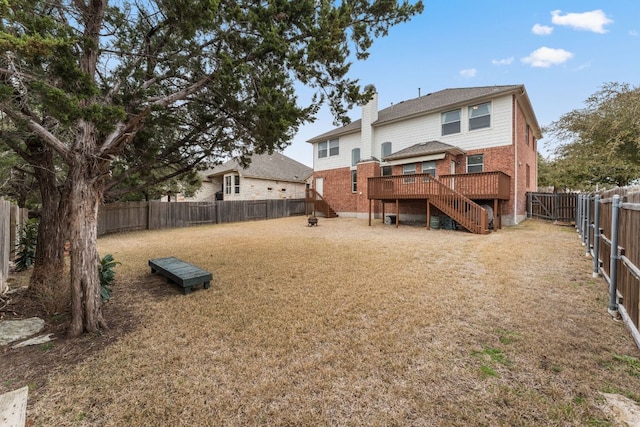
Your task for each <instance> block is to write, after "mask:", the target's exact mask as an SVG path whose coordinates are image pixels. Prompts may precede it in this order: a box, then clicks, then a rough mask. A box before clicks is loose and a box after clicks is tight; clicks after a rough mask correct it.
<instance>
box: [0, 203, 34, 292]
mask: <svg viewBox="0 0 640 427" xmlns="http://www.w3.org/2000/svg"><path fill="white" fill-rule="evenodd" d="M27 216H28V211H27V209H21V208H18V207H17V206H16V205H12V204H11V203H10V202H9V201H7V200H4V199H3V198H1V197H0V294H2V293H3V292H4V291H5V289H6V287H7V284H6V280H7V277H8V276H9V263H10V262H11V261H12V260H13V259H14V258H15V249H16V244H17V242H18V232H19V230H20V229H22V227H23V226H24V224H25V222H26V220H27Z"/></svg>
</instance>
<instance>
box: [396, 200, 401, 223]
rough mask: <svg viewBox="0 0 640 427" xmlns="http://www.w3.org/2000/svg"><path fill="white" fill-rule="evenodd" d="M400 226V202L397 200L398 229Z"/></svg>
mask: <svg viewBox="0 0 640 427" xmlns="http://www.w3.org/2000/svg"><path fill="white" fill-rule="evenodd" d="M398 224H400V200H398V199H396V228H398Z"/></svg>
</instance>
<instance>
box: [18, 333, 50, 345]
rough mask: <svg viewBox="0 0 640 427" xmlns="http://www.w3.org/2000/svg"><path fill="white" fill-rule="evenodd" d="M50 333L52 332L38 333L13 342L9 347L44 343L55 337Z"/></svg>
mask: <svg viewBox="0 0 640 427" xmlns="http://www.w3.org/2000/svg"><path fill="white" fill-rule="evenodd" d="M52 335H53V334H46V335H38V336H37V337H33V338H29V339H28V340H26V341H22V342H19V343H18V344H14V345H13V346H11V348H20V347H26V346H28V345H38V344H44V343H47V342H49V341H51V340H54V339H55V337H54V338H52V337H51V336H52Z"/></svg>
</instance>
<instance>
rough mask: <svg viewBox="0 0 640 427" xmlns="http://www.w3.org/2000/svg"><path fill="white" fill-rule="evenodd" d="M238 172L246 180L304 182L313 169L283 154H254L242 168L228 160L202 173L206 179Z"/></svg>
mask: <svg viewBox="0 0 640 427" xmlns="http://www.w3.org/2000/svg"><path fill="white" fill-rule="evenodd" d="M229 172H238V173H239V174H240V175H242V176H244V177H247V178H258V179H268V180H272V181H287V182H305V181H306V179H307V178H309V176H311V174H312V173H313V169H311V168H310V167H309V166H306V165H303V164H302V163H300V162H297V161H295V160H293V159H292V158H290V157H287V156H285V155H284V154H281V153H277V152H274V153H273V154H268V153H264V154H255V155H253V156H251V163H250V164H249V165H248V166H247V167H246V168H243V167H242V166H241V165H240V163H239V162H238V161H237V160H235V159H234V160H229V161H228V162H225V163H223V164H221V165H220V166H216V167H214V168H213V169H210V170H207V171H205V172H203V174H204V175H205V176H206V177H207V178H212V177H215V176H219V175H224V174H225V173H229Z"/></svg>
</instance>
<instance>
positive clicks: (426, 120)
mask: <svg viewBox="0 0 640 427" xmlns="http://www.w3.org/2000/svg"><path fill="white" fill-rule="evenodd" d="M511 105H512V104H511V97H510V96H507V97H502V98H499V99H494V100H493V101H492V106H491V109H492V111H491V127H490V128H486V129H479V130H474V131H469V130H468V129H469V116H468V106H464V107H462V115H461V125H462V126H461V132H460V133H458V134H454V135H446V136H442V132H441V121H440V113H439V112H438V113H434V114H430V115H427V116H421V117H415V118H412V119H407V120H403V121H399V122H396V123H391V124H388V125H383V126H379V127H376V128H375V145H376V149H375V151H376V152H375V153H372V155H373V156H375V157H379V156H380V147H381V145H382V143H383V142H387V141H390V142H391V143H392V144H393V150H392V152H394V153H395V152H397V151H399V150H402V149H404V148H407V147H410V146H412V145H414V144H418V143H420V142H427V141H441V142H444V143H446V144H450V145H453V146H456V147H459V148H462V149H463V150H474V149H481V148H487V147H500V146H503V145H510V144H511V133H512V127H511Z"/></svg>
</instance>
